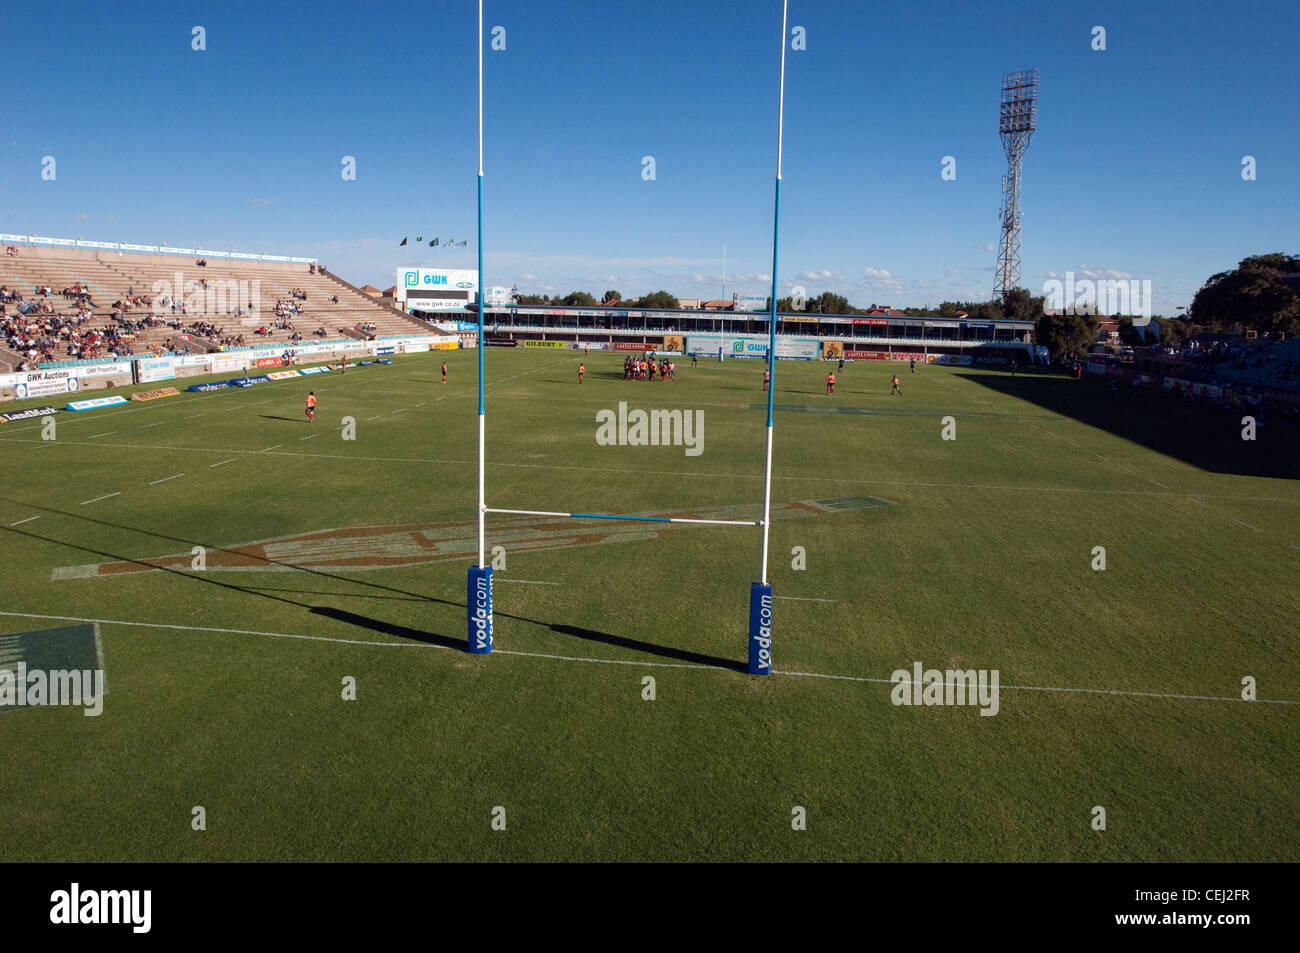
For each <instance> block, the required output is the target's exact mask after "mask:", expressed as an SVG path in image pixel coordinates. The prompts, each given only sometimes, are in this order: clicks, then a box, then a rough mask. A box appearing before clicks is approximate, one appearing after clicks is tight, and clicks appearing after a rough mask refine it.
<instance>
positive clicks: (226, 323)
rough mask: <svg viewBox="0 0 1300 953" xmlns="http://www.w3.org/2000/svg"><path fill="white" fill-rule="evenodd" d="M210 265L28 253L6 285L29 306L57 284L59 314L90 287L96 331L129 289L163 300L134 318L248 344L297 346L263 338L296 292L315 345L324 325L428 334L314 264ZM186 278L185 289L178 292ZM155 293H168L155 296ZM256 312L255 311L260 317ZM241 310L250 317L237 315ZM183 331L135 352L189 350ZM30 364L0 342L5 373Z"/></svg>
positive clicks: (7, 271)
mask: <svg viewBox="0 0 1300 953" xmlns="http://www.w3.org/2000/svg"><path fill="white" fill-rule="evenodd" d="M207 262H208V264H207V266H206V267H199V266H197V265H196V264H195V260H194V259H192V258H188V257H181V256H178V255H136V254H131V253H123V254H119V253H117V252H106V251H90V250H80V249H55V248H42V247H31V246H20V248H19V255H18V256H17V257H6V258H4V259H3V261H0V285H6V286H8V287H9V288H10V289H11V290H16V291H18V292H20V293H21V294H22V295H23V297H24V298H25V299H28V300H32V299H36V300H40V299H39V298H38V297H37V295H36V289H37V288H40V287H44V286H47V285H48V286H49V287H50V288H51V289H52V291H53V295H52V296H51V299H50V300H52V301H53V303H54V305H55V311H56V313H57V314H60V315H74V314H76V313H77V310H78V305H77V302H75V301H74V300H72V299H69V298H64V297H62V295H61V292H62V291H63V289H64V288H66V287H69V286H71V285H74V284H78V283H80V284H83V285H85V286H87V287H88V288H89V290H90V293H91V301H92V302H93V304H94V309H93V310H94V322H93V324H94V326H95V327H100V326H105V325H110V324H112V323H113V321H112V312H113V303H114V302H115V301H117V300H118V299H125V298H126V297H127V291H128V289H129V290H131V291H132V292H133V293H134V294H135V295H147V296H149V297H151V298H153V304H152V306H147V305H139V306H134V307H132V308H131V309H130V310H129V311H127V312H126V314H125V317H126V318H127V319H128V320H138V319H140V318H143V317H144V316H145V315H148V314H153V315H155V316H157V317H159V318H161V319H163V320H165V321H168V322H172V321H173V320H177V321H180V323H181V324H182V326H183V327H182V329H181V330H182V331H184V330H186V329H188V327H189V325H191V324H192V323H194V322H199V321H202V322H204V323H207V324H211V325H215V326H216V327H218V328H221V329H223V330H224V333H225V335H229V336H237V335H239V334H243V335H244V336H245V343H247V344H252V343H265V342H266V341H268V340H269V341H272V342H276V343H281V342H282V343H285V344H286V345H287V344H288V343H289V339H290V337H291V334H292V332H290V331H287V330H279V329H275V330H273V333H272V334H270V335H267V336H260V335H254V334H253V332H254V331H255V330H256V329H257V328H258V327H261V326H263V325H265V326H266V327H267V328H268V329H272V325H273V322H274V321H275V320H276V310H275V307H276V303H277V302H278V301H279V300H281V299H282V298H288V297H289V292H290V290H292V289H299V290H301V291H303V292H304V293H306V295H307V300H306V301H305V302H304V301H298V302H297V303H298V304H299V305H300V306H302V307H303V309H304V311H303V313H302V314H299V315H290V316H289V320H290V321H292V323H293V325H294V327H295V328H296V330H297V331H298V332H299V333H300V334H301V335H302V339H303V340H304V341H310V340H313V339H314V337H313V334H312V332H313V331H316V330H317V329H318V328H320V327H322V326H324V328H325V330H326V336H327V337H331V338H333V337H339V336H341V335H350V336H353V337H363V336H365V335H363V334H362V333H361V332H359V331H355V330H353V328H354V327H355V326H357V325H360V324H363V323H369V324H373V325H375V326H376V330H375V331H374V332H373V333H374V334H376V335H385V334H411V333H419V332H421V331H425V330H427V329H428V325H427V324H425V323H424V322H421V321H418V320H416V319H415V318H411V317H408V316H406V315H403V314H400V313H397V312H395V311H393V310H392V309H391V308H389V307H387V306H385V305H383V304H381V303H380V302H378V301H375V300H374V299H372V298H370V297H368V296H367V295H364V294H362V293H361V292H360V291H359V290H356V289H354V288H352V287H351V286H349V285H348V284H347V283H346V282H344V281H341V280H339V279H337V278H335V277H333V276H332V275H328V274H319V273H318V274H312V273H311V272H310V270H309V268H308V266H307V265H302V264H287V263H280V262H258V261H242V260H229V259H222V258H208V259H207ZM177 273H179V275H180V284H181V285H183V286H184V287H183V288H179V289H178V288H177V287H176V285H177ZM200 281H206V282H207V285H208V289H207V290H206V291H204V292H203V293H202V300H201V301H200V300H197V299H196V298H195V295H196V291H199V290H201V289H200V288H199V286H198V283H199V282H200ZM155 288H157V289H160V290H159V291H155V290H154V289H155ZM168 293H170V294H171V296H172V297H174V298H176V299H177V302H178V307H177V310H176V311H175V312H173V311H172V309H171V307H170V306H163V305H162V303H161V302H162V298H163V297H164V295H166V294H168ZM245 295H247V297H245ZM335 296H337V297H338V299H339V300H338V303H337V304H336V303H334V302H333V301H332V300H331V298H333V297H335ZM250 299H251V300H250ZM181 300H185V301H186V302H187V303H193V304H196V305H198V308H197V309H192V308H187V309H186V313H185V314H182V313H181V310H180V308H179V302H180V301H181ZM250 304H252V305H253V307H252V308H251V309H250V307H249V305H250ZM236 307H238V308H240V309H241V310H242V312H243V313H242V314H240V315H235V314H233V313H228V312H233V311H234V310H235V308H236ZM14 311H15V307H14V306H13V305H10V306H9V307H8V308H7V312H8V313H9V314H11V315H12V314H13V313H14ZM179 333H180V332H179V331H178V330H177V329H175V328H172V327H155V328H148V329H144V330H142V331H140V332H138V333H137V334H136V336H135V338H134V340H133V341H132V345H131V346H132V348H133V350H134V351H135V353H137V354H140V353H145V352H148V351H149V350H150V349H151V348H161V347H162V346H163V344H164V342H165V341H166V340H167V339H168V338H171V339H173V342H174V344H176V345H183V344H185V342H183V341H181V340H179V339H178V338H177V335H178V334H179ZM188 346H189V348H190V350H191V351H192V352H203V351H206V350H211V349H215V346H216V345H214V344H211V343H209V341H207V340H206V339H203V338H201V337H200V336H198V335H192V336H191V339H190V341H189V342H188ZM66 357H67V355H66V354H63V353H56V354H55V355H54V358H55V360H63V359H66ZM22 359H23V356H22V355H18V354H15V353H14V352H13V351H12V350H10V349H8V348H6V347H4V346H3V344H2V343H0V365H6V364H7V365H9V366H8V367H7V368H4V369H6V370H8V369H12V368H14V367H16V366H17V364H18V362H19V361H21V360H22Z"/></svg>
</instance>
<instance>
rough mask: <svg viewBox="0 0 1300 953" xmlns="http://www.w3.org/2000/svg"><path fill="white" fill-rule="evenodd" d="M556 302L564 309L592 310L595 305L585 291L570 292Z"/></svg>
mask: <svg viewBox="0 0 1300 953" xmlns="http://www.w3.org/2000/svg"><path fill="white" fill-rule="evenodd" d="M557 300H558V302H559V303H560V304H562V305H564V307H566V308H593V307H595V305H596V299H595V298H594V297H592V296H591V294H590V293H588V292H586V291H570V292H569V293H568V294H567V295H565V296H564V297H563V298H560V299H557Z"/></svg>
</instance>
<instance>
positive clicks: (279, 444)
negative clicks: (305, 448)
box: [257, 443, 284, 453]
mask: <svg viewBox="0 0 1300 953" xmlns="http://www.w3.org/2000/svg"><path fill="white" fill-rule="evenodd" d="M283 446H284V444H282V443H277V444H275V445H274V446H271V447H267V448H266V449H265V450H259V451H257V452H258V453H270V452H271V451H272V450H279V449H280V448H281V447H283Z"/></svg>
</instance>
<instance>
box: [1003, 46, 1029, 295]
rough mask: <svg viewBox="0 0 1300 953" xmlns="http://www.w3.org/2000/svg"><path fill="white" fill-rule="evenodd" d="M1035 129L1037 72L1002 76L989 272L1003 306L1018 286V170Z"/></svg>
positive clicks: (1026, 71)
mask: <svg viewBox="0 0 1300 953" xmlns="http://www.w3.org/2000/svg"><path fill="white" fill-rule="evenodd" d="M1037 127H1038V70H1036V69H1025V70H1020V71H1019V72H1015V73H1003V74H1002V101H1001V106H1000V107H999V111H998V134H999V135H1000V136H1001V137H1002V150H1003V151H1004V152H1005V153H1006V154H1007V174H1006V175H1004V176H1003V177H1002V209H1001V211H1000V212H999V218H1000V219H1001V221H1002V237H1001V239H1000V240H999V244H998V260H997V265H996V267H995V268H994V272H993V295H994V297H995V298H998V299H1000V300H1001V301H1003V302H1005V301H1006V300H1007V299H1008V298H1009V297H1010V296H1011V292H1013V291H1014V290H1015V289H1016V286H1017V285H1018V284H1019V283H1020V168H1021V165H1022V164H1023V163H1024V160H1025V152H1027V151H1028V149H1029V140H1030V139H1032V138H1033V137H1034V130H1035V129H1036V128H1037Z"/></svg>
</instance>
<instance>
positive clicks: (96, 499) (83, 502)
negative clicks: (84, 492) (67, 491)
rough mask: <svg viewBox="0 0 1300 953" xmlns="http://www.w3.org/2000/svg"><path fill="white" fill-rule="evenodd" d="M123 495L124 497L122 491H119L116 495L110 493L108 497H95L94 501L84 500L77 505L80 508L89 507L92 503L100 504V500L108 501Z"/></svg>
mask: <svg viewBox="0 0 1300 953" xmlns="http://www.w3.org/2000/svg"><path fill="white" fill-rule="evenodd" d="M121 495H122V491H121V490H118V491H117V492H116V493H108V494H106V495H104V496H97V497H95V498H94V499H93V500H82V501H81V502H80V503H79V504H77V505H78V506H87V505H89V504H91V503H98V502H99V501H100V500H108V499H112V498H113V497H115V496H121Z"/></svg>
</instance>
